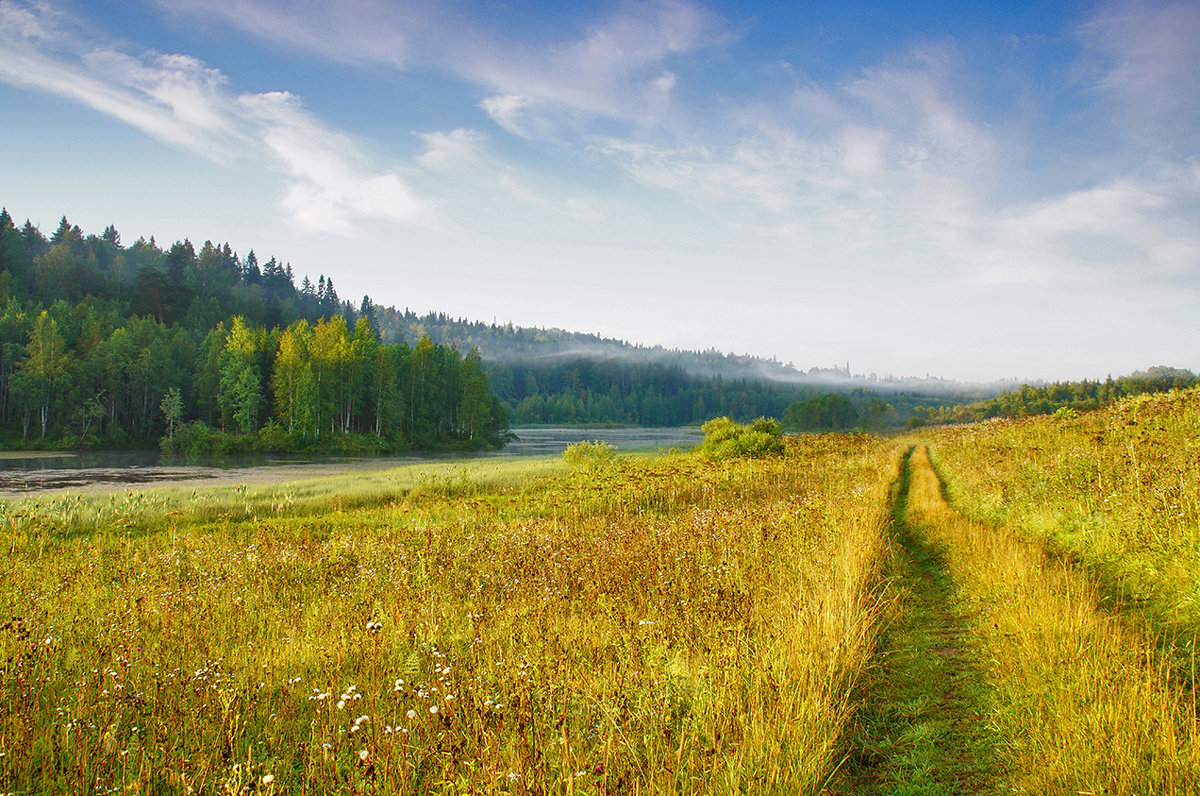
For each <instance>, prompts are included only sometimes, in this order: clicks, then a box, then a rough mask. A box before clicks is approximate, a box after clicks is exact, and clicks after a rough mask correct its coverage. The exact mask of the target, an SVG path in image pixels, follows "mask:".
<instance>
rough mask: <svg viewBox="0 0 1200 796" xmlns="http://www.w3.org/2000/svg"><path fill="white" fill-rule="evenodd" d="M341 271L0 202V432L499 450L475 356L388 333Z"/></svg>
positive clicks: (33, 443) (491, 399) (502, 433)
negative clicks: (122, 230)
mask: <svg viewBox="0 0 1200 796" xmlns="http://www.w3.org/2000/svg"><path fill="white" fill-rule="evenodd" d="M374 313H375V307H374V305H373V304H372V302H371V300H370V299H369V298H367V297H364V298H363V300H362V302H361V304H360V305H359V306H358V307H357V308H356V307H354V306H353V305H352V304H351V303H350V302H348V301H342V300H340V299H339V297H338V295H337V292H336V290H335V288H334V284H333V280H332V279H327V278H326V277H325V276H324V275H322V276H320V277H319V278H318V280H317V283H316V284H315V285H314V284H313V283H312V282H311V280H310V279H309V278H308V277H305V278H304V279H303V281H302V283H301V285H300V286H299V287H296V285H295V277H294V275H293V273H292V270H291V267H290V266H289V265H287V264H284V263H281V262H279V261H277V260H276V259H275V258H274V257H272V258H270V259H268V260H267V261H266V262H264V263H261V264H260V262H259V260H258V258H257V257H256V255H255V254H254V252H253V251H250V252H248V253H247V254H246V255H245V256H244V257H239V256H238V255H237V254H236V253H235V252H233V251H232V250H231V248H230V246H229V245H228V244H224V245H215V244H213V243H211V242H207V241H206V242H205V243H204V245H203V246H202V247H201V248H200V250H199V251H198V252H197V251H196V250H195V248H194V247H193V245H192V244H191V243H190V242H189V241H188V240H184V241H182V242H177V243H174V244H172V245H171V246H170V247H169V248H167V249H164V248H162V247H160V246H159V245H158V244H157V243H156V242H155V240H154V238H153V237H151V239H150V240H145V239H143V238H139V239H138V240H137V241H136V242H134V243H133V244H132V245H128V246H127V245H124V244H123V242H122V241H121V237H120V234H119V233H118V232H117V230H116V229H115V228H114V227H112V226H109V227H108V228H107V229H105V230H104V232H103V234H101V235H100V236H96V235H85V234H84V232H83V231H82V230H81V229H80V228H79V227H78V226H74V225H72V224H71V223H70V222H68V221H67V219H66V218H65V217H64V218H63V219H62V221H61V222H60V223H59V226H58V229H57V230H56V231H55V232H54V233H53V234H52V235H51V236H50V237H49V238H47V237H45V235H43V233H42V232H41V230H39V229H38V228H37V227H36V226H35V225H33V224H32V223H30V222H29V221H26V222H25V224H24V225H23V226H17V225H16V224H15V223H14V221H13V219H12V217H11V216H10V215H9V213H8V212H7V210H3V211H0V443H2V444H3V445H4V446H5V447H26V448H41V447H45V448H62V447H98V448H109V447H112V448H116V447H140V446H153V445H159V444H161V445H162V446H163V447H164V449H169V450H176V451H183V452H193V453H229V452H245V451H258V450H264V451H265V450H269V451H293V450H325V451H369V450H381V451H382V450H403V449H413V448H418V449H433V448H483V447H497V446H499V445H502V444H503V443H504V441H505V440H506V439H507V438H508V419H507V416H506V413H505V411H504V408H503V406H502V405H501V403H500V401H499V399H497V398H496V396H495V395H494V394H493V393H492V392H491V390H490V389H489V387H488V380H487V375H486V373H485V372H484V370H483V367H482V362H481V360H480V356H479V353H478V352H477V351H471V352H469V353H466V354H465V355H464V354H463V353H461V352H460V351H458V350H457V348H455V347H454V346H453V345H446V344H435V343H433V342H432V341H431V340H429V339H428V338H427V337H425V338H422V339H420V340H419V341H417V342H416V343H415V344H414V345H412V346H410V345H409V344H407V343H404V342H401V343H397V344H384V343H382V342H381V340H380V338H379V335H378V333H377V327H376V325H375V319H374Z"/></svg>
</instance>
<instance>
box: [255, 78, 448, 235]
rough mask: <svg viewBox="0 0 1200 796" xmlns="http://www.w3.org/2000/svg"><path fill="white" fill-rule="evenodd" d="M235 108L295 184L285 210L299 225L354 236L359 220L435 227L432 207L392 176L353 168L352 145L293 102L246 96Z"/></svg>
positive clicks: (276, 95)
mask: <svg viewBox="0 0 1200 796" xmlns="http://www.w3.org/2000/svg"><path fill="white" fill-rule="evenodd" d="M239 105H240V106H241V107H243V108H245V110H246V117H247V118H248V119H251V120H253V121H255V122H257V123H258V128H257V129H258V132H259V134H260V135H261V137H262V142H263V144H265V146H266V147H267V149H268V151H270V152H271V154H273V155H274V156H275V157H276V158H277V160H278V162H279V163H280V164H281V165H282V167H283V168H284V170H285V172H286V173H287V174H288V175H290V176H291V177H292V178H293V184H292V185H291V186H289V188H288V190H287V197H286V199H285V201H284V206H285V207H287V208H288V209H289V210H290V211H291V212H292V215H293V216H294V217H295V219H296V220H297V221H298V222H299V223H301V224H303V225H305V226H308V227H311V228H313V229H320V230H325V231H328V232H335V233H341V234H350V233H351V232H353V231H354V228H355V222H356V221H358V220H362V219H377V220H383V221H394V222H398V223H403V224H415V225H418V226H435V225H437V224H438V209H437V205H436V204H435V203H433V202H431V201H429V200H426V199H424V198H423V197H420V196H418V195H417V194H416V193H415V192H414V191H413V190H412V189H411V188H409V187H408V185H407V184H406V183H405V182H404V180H402V179H401V178H400V176H399V175H397V174H395V173H391V172H375V171H373V170H372V169H370V168H368V167H367V166H365V165H360V164H356V163H355V162H354V160H353V159H354V156H355V154H356V153H357V147H355V145H354V142H353V141H351V140H350V139H348V138H347V137H346V136H344V135H341V134H338V133H334V132H331V131H329V130H327V129H325V128H324V127H323V126H322V125H321V124H320V123H319V122H317V121H316V120H315V119H313V118H312V117H311V115H309V114H308V113H306V112H305V111H304V109H303V108H302V107H301V105H300V102H299V100H298V99H297V98H296V97H294V96H292V95H290V94H287V93H285V92H271V93H267V94H248V95H243V96H242V97H241V98H240V99H239Z"/></svg>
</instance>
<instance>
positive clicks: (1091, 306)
mask: <svg viewBox="0 0 1200 796" xmlns="http://www.w3.org/2000/svg"><path fill="white" fill-rule="evenodd" d="M0 204H2V205H4V206H5V207H6V208H7V209H8V210H9V212H10V213H11V214H12V215H13V217H14V218H15V219H16V220H17V222H18V224H20V223H23V221H24V220H25V219H26V218H28V219H30V220H31V221H33V223H35V224H37V225H39V226H40V227H41V229H42V231H43V232H44V233H46V234H47V235H48V234H50V233H51V232H53V231H54V229H55V228H56V227H57V225H58V221H59V218H60V217H61V216H63V215H66V216H67V218H68V219H69V220H70V221H71V222H72V223H74V224H78V225H79V226H80V227H81V228H82V229H83V230H84V232H85V233H94V234H99V233H100V232H101V231H102V230H103V229H104V227H106V226H108V225H109V224H113V225H115V226H116V228H117V229H118V231H119V232H120V233H121V236H122V239H123V241H124V242H125V243H126V244H128V243H132V242H133V241H134V240H136V239H137V238H138V237H139V236H145V237H149V236H150V235H154V236H156V240H157V241H158V242H159V244H160V245H169V244H170V243H172V242H174V241H177V240H182V239H184V238H188V239H190V240H191V241H192V242H193V243H194V244H196V245H197V248H198V247H199V244H200V243H202V242H203V241H204V240H212V241H214V242H216V243H224V242H229V243H230V244H231V246H233V248H234V249H235V250H236V251H238V252H239V253H241V254H243V255H244V254H245V253H246V252H248V251H249V250H251V249H253V250H254V251H255V253H256V255H257V256H258V259H259V261H260V262H261V261H264V260H265V259H266V258H268V257H271V256H274V257H277V258H278V259H280V260H281V261H286V262H288V263H290V264H291V265H292V268H293V271H294V272H295V273H296V274H297V281H299V278H300V276H302V275H306V274H307V275H309V276H311V278H312V279H313V281H314V282H315V281H316V280H317V277H318V275H319V274H325V275H327V276H330V277H331V278H333V279H334V283H335V287H336V289H337V291H338V293H339V295H340V296H341V297H342V298H343V299H350V300H352V301H353V302H354V303H355V304H356V305H357V303H358V302H359V300H360V299H361V297H362V296H363V295H366V294H369V295H370V296H371V298H372V299H373V300H374V301H375V302H376V303H377V304H382V305H394V306H397V307H399V308H405V307H407V308H410V309H412V310H414V311H416V312H418V313H424V312H427V311H437V312H445V313H447V314H449V315H451V316H453V317H464V318H468V319H473V320H483V321H487V322H491V321H496V322H498V323H505V322H512V323H514V324H517V325H522V326H544V327H558V328H563V329H568V330H571V331H580V332H588V333H597V334H600V335H603V336H605V337H615V338H618V339H623V340H628V341H630V342H632V343H638V344H642V345H648V346H652V345H662V346H665V347H679V348H687V349H708V348H716V349H718V350H722V351H726V352H731V353H739V354H741V353H748V354H754V355H758V356H763V357H775V358H777V359H779V360H780V361H782V362H792V363H794V364H795V365H796V366H797V367H799V368H801V369H807V368H810V367H813V366H822V367H828V366H831V365H835V364H836V365H839V366H844V365H845V364H846V363H849V364H850V367H851V369H852V370H853V371H854V372H855V373H863V374H866V373H872V372H873V373H878V374H880V375H885V374H892V375H897V376H909V375H925V374H927V373H928V374H933V375H937V376H942V377H946V378H955V379H964V380H975V381H991V380H995V379H1007V378H1018V379H1046V380H1056V379H1081V378H1103V377H1104V376H1106V375H1108V374H1112V375H1120V374H1125V373H1129V372H1131V371H1133V370H1135V369H1144V368H1146V367H1149V366H1151V365H1157V364H1166V365H1173V366H1176V367H1185V368H1189V369H1192V370H1200V2H1195V1H1194V0H1188V1H1186V2H1102V3H1088V2H1076V1H1075V0H1056V1H1055V2H1045V3H1019V2H1014V3H999V4H984V3H962V2H927V1H922V0H912V1H911V2H905V3H895V2H886V1H884V0H879V2H844V3H828V4H826V3H765V2H764V3H752V2H707V3H705V2H691V1H689V0H668V1H663V2H657V1H655V0H645V1H644V2H624V3H622V2H593V1H592V0H577V1H576V2H571V3H561V2H501V1H500V0H473V1H468V2H460V1H459V0H412V1H411V2H409V1H405V2H387V1H385V0H342V1H341V2H338V3H327V2H323V1H322V0H144V1H142V2H139V1H138V0H86V1H84V0H47V2H27V1H26V0H0Z"/></svg>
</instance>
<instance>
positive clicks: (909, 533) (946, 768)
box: [839, 450, 999, 795]
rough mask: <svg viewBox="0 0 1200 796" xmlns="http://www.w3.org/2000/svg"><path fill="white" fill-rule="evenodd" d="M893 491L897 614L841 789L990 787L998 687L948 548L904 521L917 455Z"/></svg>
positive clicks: (884, 640)
mask: <svg viewBox="0 0 1200 796" xmlns="http://www.w3.org/2000/svg"><path fill="white" fill-rule="evenodd" d="M911 453H912V451H911V450H910V451H909V453H908V454H907V455H906V456H905V458H904V460H903V462H902V464H901V468H900V474H899V478H898V480H897V483H896V485H895V486H894V488H893V496H892V523H891V534H892V548H893V558H892V573H891V577H892V583H893V585H894V587H895V588H896V589H897V591H898V593H899V604H898V610H897V614H896V616H895V618H894V620H893V622H892V623H891V625H890V627H889V628H888V629H887V631H886V632H885V633H884V634H883V635H882V636H881V641H880V649H879V659H880V664H879V666H878V667H877V668H876V669H875V670H874V671H873V672H872V674H871V676H870V677H869V678H868V679H867V685H866V689H865V693H864V694H863V695H862V697H863V708H862V710H861V712H860V716H859V720H858V722H857V724H856V726H855V728H854V730H853V732H852V733H851V735H850V738H851V740H852V741H853V746H854V750H853V751H852V752H851V754H850V756H849V757H848V759H847V762H846V765H845V767H844V769H843V772H844V777H843V782H842V788H839V789H840V790H841V789H844V790H843V792H846V793H864V794H872V793H874V794H882V793H904V794H931V795H932V794H990V793H995V792H997V789H996V787H995V783H996V781H997V774H998V770H999V765H998V762H997V759H996V756H995V753H994V741H993V739H992V738H991V737H990V736H989V734H988V730H987V725H986V721H985V716H984V713H985V710H986V706H987V704H988V700H989V697H990V692H989V690H988V688H987V685H986V682H985V680H984V677H983V674H982V668H981V667H980V666H979V665H978V663H977V657H978V656H977V653H976V650H975V648H974V646H973V643H972V638H971V636H970V634H969V631H968V630H967V626H966V622H965V621H964V617H963V616H961V615H960V613H959V612H958V611H957V608H956V606H957V605H958V598H957V596H956V591H957V590H956V586H955V584H954V582H953V581H952V580H951V578H950V577H949V575H948V574H947V570H946V565H945V561H944V560H943V557H942V555H941V552H940V551H939V550H937V549H936V548H935V547H933V546H932V545H930V544H928V543H927V542H926V540H925V539H924V538H923V536H922V534H921V533H920V530H919V529H918V528H914V527H912V526H911V525H909V523H908V522H907V521H906V515H907V501H908V487H909V457H910V456H911Z"/></svg>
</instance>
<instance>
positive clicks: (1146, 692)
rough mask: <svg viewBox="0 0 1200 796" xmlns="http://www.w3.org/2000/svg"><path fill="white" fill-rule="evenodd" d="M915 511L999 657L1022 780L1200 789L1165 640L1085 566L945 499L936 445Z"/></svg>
mask: <svg viewBox="0 0 1200 796" xmlns="http://www.w3.org/2000/svg"><path fill="white" fill-rule="evenodd" d="M912 463H913V466H912V481H911V492H910V496H909V512H910V513H909V519H910V523H911V524H912V525H913V527H915V528H917V529H918V531H919V532H921V533H923V534H925V535H926V537H927V538H928V540H929V541H930V542H932V543H933V544H935V545H939V546H940V547H941V548H942V550H943V551H944V556H945V561H946V563H947V565H948V569H949V572H950V575H951V576H952V577H953V578H954V580H955V581H956V583H957V584H958V586H959V589H960V590H961V592H962V595H963V599H964V601H965V603H966V605H967V606H968V607H969V609H970V612H971V614H972V615H973V620H972V625H973V630H974V632H975V633H976V634H977V636H978V637H979V639H981V640H982V642H983V645H984V647H985V649H986V650H987V655H988V657H989V658H990V661H991V663H990V667H989V680H990V682H991V684H992V687H993V689H994V692H995V701H994V704H995V708H994V713H993V715H992V717H991V720H992V723H993V724H994V726H995V728H996V730H997V734H998V735H999V736H1000V737H1002V738H1006V739H1008V740H1007V742H1006V743H1005V744H1004V745H1003V748H1002V749H1000V754H1001V757H1002V758H1003V761H1004V763H1005V768H1006V769H1007V771H1008V772H1009V776H1011V777H1012V779H1013V782H1012V785H1013V786H1014V787H1015V788H1016V789H1017V790H1019V791H1021V792H1028V793H1038V794H1079V793H1121V794H1183V793H1195V792H1197V789H1200V746H1198V745H1197V725H1196V708H1195V702H1194V700H1193V699H1192V698H1191V697H1190V694H1191V689H1190V688H1185V687H1181V686H1182V685H1183V684H1181V683H1180V682H1179V681H1178V680H1177V679H1176V670H1175V668H1174V667H1172V666H1171V665H1170V662H1169V660H1168V659H1167V657H1166V656H1165V655H1164V654H1163V653H1161V652H1160V651H1159V648H1158V646H1157V644H1156V642H1155V639H1154V637H1153V636H1152V635H1151V634H1150V633H1148V632H1146V631H1144V630H1141V629H1139V628H1138V627H1137V626H1136V625H1134V624H1132V623H1130V622H1127V621H1125V620H1124V619H1122V618H1121V617H1119V616H1115V615H1113V614H1111V613H1109V612H1106V611H1103V610H1101V608H1100V606H1099V595H1098V593H1097V591H1096V589H1095V588H1094V586H1093V584H1092V583H1091V581H1090V580H1089V579H1088V578H1087V577H1086V576H1085V575H1084V574H1083V573H1081V572H1079V571H1077V570H1075V569H1073V568H1072V567H1071V566H1069V565H1067V564H1065V563H1063V562H1062V561H1061V560H1059V559H1056V558H1055V557H1053V556H1048V555H1046V553H1045V552H1044V551H1043V549H1042V548H1041V546H1040V545H1037V544H1030V543H1026V542H1024V541H1021V540H1020V539H1019V538H1017V536H1016V535H1014V534H1013V533H1011V532H1009V531H1008V530H1006V529H1002V528H995V527H993V526H991V525H986V524H984V523H981V522H978V521H975V520H971V519H967V518H965V517H963V516H962V515H960V514H959V513H957V512H955V511H954V510H953V509H952V508H951V507H950V506H949V505H947V504H946V502H945V501H944V499H943V494H942V485H941V482H940V481H939V479H938V477H937V475H936V473H935V472H934V470H933V468H932V466H931V465H930V462H929V459H928V457H927V455H926V451H925V449H924V448H918V450H917V451H916V453H915V454H914V455H913V459H912Z"/></svg>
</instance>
